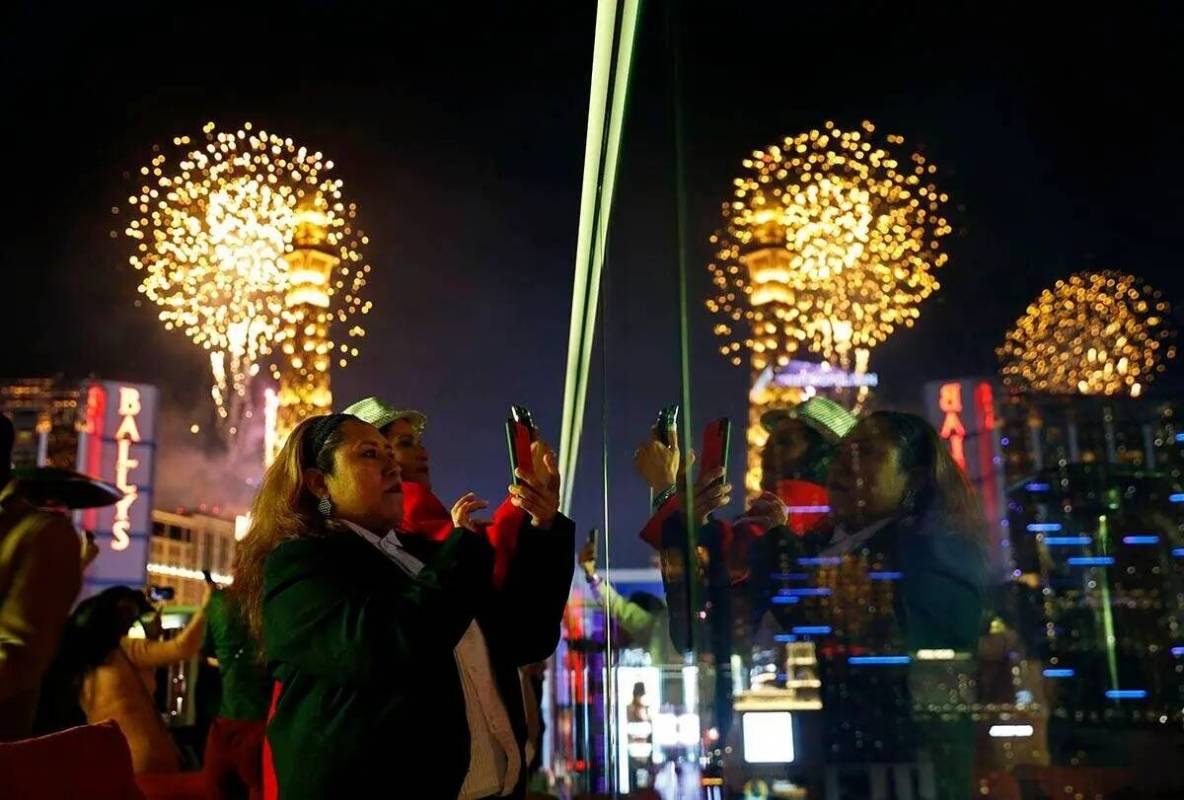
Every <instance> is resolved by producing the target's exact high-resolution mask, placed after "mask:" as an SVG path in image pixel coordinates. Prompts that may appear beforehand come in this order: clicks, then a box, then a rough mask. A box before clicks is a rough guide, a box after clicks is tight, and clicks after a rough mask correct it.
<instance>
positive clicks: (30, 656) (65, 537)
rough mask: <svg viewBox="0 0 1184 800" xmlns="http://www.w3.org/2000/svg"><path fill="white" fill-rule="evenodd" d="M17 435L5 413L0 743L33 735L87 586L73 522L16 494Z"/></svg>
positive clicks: (0, 455)
mask: <svg viewBox="0 0 1184 800" xmlns="http://www.w3.org/2000/svg"><path fill="white" fill-rule="evenodd" d="M13 439H14V432H13V427H12V423H11V422H10V421H9V419H8V418H7V417H5V416H4V415H2V414H0V741H11V740H15V739H23V738H27V737H28V736H29V735H30V734H31V733H32V730H33V721H34V717H35V715H36V712H37V701H38V696H39V694H40V691H41V682H42V679H43V677H44V674H45V671H46V669H47V668H48V667H49V665H50V663H51V662H52V660H53V657H54V653H55V652H56V650H57V647H58V640H59V635H60V634H61V630H62V626H63V624H64V623H65V621H66V619H67V617H68V616H69V614H70V607H71V606H72V605H73V604H74V600H75V599H76V598H77V597H78V592H79V590H80V589H81V587H82V563H81V559H80V557H79V539H78V534H76V533H75V532H74V528H73V527H72V526H71V525H70V523H69V522H68V521H67V520H66V519H65V518H64V517H62V516H60V515H58V514H52V513H48V512H44V511H40V510H38V509H37V508H35V507H34V506H33V505H31V504H30V503H28V502H27V501H26V500H23V499H21V498H20V497H17V496H16V495H15V491H16V488H17V487H16V486H15V482H13V481H12V480H11V477H12V472H11V469H12V446H13Z"/></svg>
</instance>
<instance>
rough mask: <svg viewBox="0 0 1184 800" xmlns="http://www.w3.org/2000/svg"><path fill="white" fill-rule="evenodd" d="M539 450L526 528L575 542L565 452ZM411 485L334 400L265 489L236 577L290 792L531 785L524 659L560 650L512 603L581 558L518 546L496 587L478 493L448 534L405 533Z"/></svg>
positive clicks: (465, 791)
mask: <svg viewBox="0 0 1184 800" xmlns="http://www.w3.org/2000/svg"><path fill="white" fill-rule="evenodd" d="M534 454H535V463H534V467H535V469H534V477H531V476H526V475H525V474H524V473H522V472H519V473H518V476H517V477H518V478H519V480H520V482H519V483H518V484H517V485H515V486H514V487H513V488H512V490H511V494H512V495H513V502H514V503H515V505H517V506H518V507H519V508H522V509H523V510H524V511H525V512H526V513H527V514H528V515H529V517H530V521H531V522H530V528H529V530H528V531H525V532H524V537H525V538H544V539H547V538H553V539H556V540H557V541H558V543H559V544H558V546H559V547H560V548H566V549H567V551H568V553H570V554H571V555H570V556H569V558H571V557H574V545H573V537H574V525H573V524H572V523H571V521H570V520H567V519H566V518H564V517H562V516H560V515H559V513H558V506H559V495H558V491H559V477H558V472H557V470H556V467H555V457H554V454H553V453H551V452H550V451H549V450H548V449H547V448H546V447H545V445H542V444H541V443H536V444H535V447H534ZM401 490H402V486H401V482H400V471H399V465H398V463H397V462H396V460H395V453H394V447H393V445H391V444H390V442H389V441H388V440H387V439H386V438H385V437H384V436H383V435H382V434H381V433H379V431H378V430H377V429H376V428H374V427H373V426H372V425H369V424H367V423H365V422H363V421H361V420H360V419H358V418H357V417H354V416H352V415H349V414H332V415H326V416H321V417H312V418H309V419H307V420H305V421H303V422H302V423H300V424H299V425H298V426H297V427H296V428H295V430H293V432H292V433H291V434H290V435H289V437H288V439H287V441H286V442H285V444H284V447H283V449H282V450H281V452H280V454H279V456H278V457H277V459H276V461H275V462H274V463H273V464H272V466H271V467H270V468H269V469H268V471H267V473H266V474H265V476H264V479H263V484H262V486H261V487H260V490H259V493H258V495H257V496H256V498H255V502H254V504H253V507H252V514H251V529H250V531H248V533H247V536H246V537H245V538H244V539H243V541H242V542H241V543H240V545H239V550H238V553H237V554H236V564H235V583H234V590H233V591H234V593H235V594H236V595H237V596H238V597H239V598H240V602H241V603H242V606H243V609H244V611H245V613H246V617H247V620H248V623H249V625H250V627H251V630H252V633H253V634H254V636H255V639H256V641H257V642H259V643H260V646H261V648H262V650H263V657H264V658H265V659H266V662H267V663H268V664H269V665H270V666H271V669H272V671H273V674H274V675H275V677H276V679H277V681H278V682H279V684H280V687H281V688H280V692H279V695H278V700H277V702H276V703H275V705H274V715H273V716H272V718H271V721H270V723H269V724H268V728H267V740H268V743H269V745H270V750H271V753H272V758H273V762H274V766H275V775H276V780H277V783H278V790H279V795H280V796H281V797H283V798H285V800H293V799H298V798H303V797H309V798H321V797H336V796H342V797H345V796H369V795H370V794H372V793H373V792H374V787H375V786H385V787H389V791H390V793H392V794H393V795H397V796H401V797H403V796H405V797H442V798H443V797H447V798H482V797H519V798H520V797H523V796H524V786H525V779H526V769H525V754H524V751H523V747H522V742H523V741H524V740H525V739H526V719H525V716H526V714H525V709H524V708H523V704H522V702H521V684H520V674H519V669H518V668H519V667H521V666H523V665H526V664H529V663H532V662H536V661H540V660H543V659H545V658H547V657H548V656H549V655H550V654H551V652H553V651H554V649H555V646H556V645H557V643H558V637H559V619H558V617H556V620H555V624H554V626H553V630H550V628H551V627H552V626H547V629H546V630H544V628H543V626H534V625H522V624H520V620H519V618H518V616H517V615H516V614H514V613H510V612H509V611H508V610H509V609H513V608H517V607H521V603H523V602H525V600H524V599H523V598H522V597H521V596H520V595H521V594H522V593H526V595H527V596H530V595H532V594H533V595H534V596H538V597H549V596H550V593H551V592H553V591H554V585H558V584H562V585H563V587H564V591H566V587H567V586H569V585H570V581H571V561H570V560H569V561H568V562H567V564H566V565H565V566H564V568H563V569H561V570H559V571H558V574H555V571H554V570H552V572H550V573H547V572H545V571H543V569H541V568H539V569H536V568H535V566H536V565H534V564H532V563H530V562H529V561H523V560H522V559H521V558H516V559H515V568H514V569H512V570H511V573H510V575H509V577H508V579H507V584H506V586H505V587H504V588H503V589H502V590H500V591H498V592H494V591H493V588H492V572H493V550H492V548H491V547H490V546H489V543H488V542H487V541H486V539H485V537H484V536H481V535H478V534H476V533H475V532H474V531H475V529H476V528H477V525H476V524H475V522H474V521H473V514H474V513H476V512H477V511H478V510H479V509H480V508H481V507H482V506H483V503H482V502H481V501H479V500H478V499H477V498H475V497H474V496H472V495H465V496H464V497H462V498H461V499H460V500H458V501H457V503H456V504H455V505H454V506H453V509H452V516H453V523H454V525H455V528H454V530H453V531H452V532H451V533H450V534H449V535H448V536H447V537H446V538H445V539H444V540H443V541H442V542H437V541H433V540H431V539H430V538H429V537H425V536H413V535H399V533H398V532H397V529H398V526H399V523H400V521H401V519H402V513H403V502H402V501H403V496H402V491H401ZM530 549H533V548H530ZM543 634H545V635H543ZM511 698H516V699H517V701H516V702H515V701H514V700H512V699H511Z"/></svg>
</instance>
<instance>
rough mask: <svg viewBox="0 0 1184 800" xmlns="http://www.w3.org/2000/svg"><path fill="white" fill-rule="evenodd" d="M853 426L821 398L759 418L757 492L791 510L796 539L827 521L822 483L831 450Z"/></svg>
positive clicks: (842, 410)
mask: <svg viewBox="0 0 1184 800" xmlns="http://www.w3.org/2000/svg"><path fill="white" fill-rule="evenodd" d="M855 422H856V419H855V416H854V415H853V414H852V413H851V412H849V411H847V410H846V409H845V408H843V407H842V406H840V405H839V404H838V403H835V402H833V401H831V400H828V399H826V398H825V397H811V398H810V399H809V400H806V401H805V402H803V403H799V404H798V405H796V406H794V407H792V408H789V409H773V410H771V411H766V412H765V413H764V414H763V415H762V416H761V425H762V426H763V427H764V429H765V430H766V431H767V432H768V434H769V438H768V440H767V441H766V442H765V447H764V449H763V450H762V451H761V490H762V491H765V492H772V493H774V494H776V495H777V496H778V497H779V498H780V499H781V501H782V502H783V503H785V504H786V505H787V506H788V507H789V508H788V511H789V513H788V517H787V521H788V524H789V528H790V529H791V530H792V531H793V532H794V533H797V534H802V533H805V532H806V531H807V530H809V529H810V528H812V527H814V525H816V524H817V523H818V522H820V521H821V520H822V519H823V517H824V516H825V515H826V506H827V504H828V502H829V500H828V498H827V493H826V479H827V474H828V472H829V471H830V464H831V459H832V458H833V457H834V451H835V446H836V445H837V444H838V442H839V440H840V439H842V438H843V437H844V436H846V435H847V434H848V433H850V431H851V429H852V428H854V427H855Z"/></svg>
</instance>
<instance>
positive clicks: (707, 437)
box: [699, 417, 728, 474]
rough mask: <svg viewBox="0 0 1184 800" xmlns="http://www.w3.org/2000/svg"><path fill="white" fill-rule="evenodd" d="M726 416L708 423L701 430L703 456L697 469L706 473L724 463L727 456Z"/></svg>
mask: <svg viewBox="0 0 1184 800" xmlns="http://www.w3.org/2000/svg"><path fill="white" fill-rule="evenodd" d="M727 451H728V418H727V417H720V418H719V419H717V420H713V421H712V422H711V423H710V424H708V426H707V429H706V430H704V431H703V458H702V460H701V461H700V462H699V470H700V472H701V473H703V474H706V473H707V472H710V471H712V470H716V469H719V468H720V467H722V466H725V465H724V460H725V459H726V458H727V456H728V452H727Z"/></svg>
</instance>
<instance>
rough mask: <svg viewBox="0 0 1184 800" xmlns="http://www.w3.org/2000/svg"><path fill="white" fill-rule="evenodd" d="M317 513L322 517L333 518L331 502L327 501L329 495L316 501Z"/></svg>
mask: <svg viewBox="0 0 1184 800" xmlns="http://www.w3.org/2000/svg"><path fill="white" fill-rule="evenodd" d="M317 511H319V512H321V516H322V517H331V516H333V501H332V500H330V499H329V495H324V496H323V497H321V499H320V500H318V501H317Z"/></svg>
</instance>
